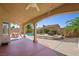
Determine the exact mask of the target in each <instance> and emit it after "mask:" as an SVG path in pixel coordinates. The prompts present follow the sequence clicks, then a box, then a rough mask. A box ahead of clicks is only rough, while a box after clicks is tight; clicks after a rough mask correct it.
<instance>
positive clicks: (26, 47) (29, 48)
mask: <svg viewBox="0 0 79 59" xmlns="http://www.w3.org/2000/svg"><path fill="white" fill-rule="evenodd" d="M28 5H29V4H27V3H24V4H21V3H18V4H17V3H16V4H14V3H12V4H11V3H10V4H8V3H4V4H0V28H1V29H0V34H1V36H3V37H4V35H3V34H5V33H3V26H2V24H3V23H8V24H9V25H8V26H9V28H8V33H7V34H8V36H10V34H11V28H10V24H11V23H15V24H19V25H20V28H19V31H18V33H19V34H20V35H21V34H22V35H24V36H25V25H26V24H28V23H32V24H33V28H34V38H33V42H32V40H30V39H29V38H22V39H21V40H16V41H10V40H9V44H8V45H3V46H1V47H0V55H8V56H9V55H18V56H20V55H22V56H36V55H40V56H56V55H64V54H62V53H59V52H57V51H54V50H53V49H51V48H49V47H46V46H44V45H42V44H40V43H39V42H38V38H37V30H36V24H37V22H39V21H40V20H42V19H44V18H47V17H50V16H53V15H57V14H63V13H74V12H75V13H78V11H79V4H65V3H45V4H40V3H37V4H36V6H38V7H39V10H37V9H36V7H35V6H32V7H30V8H29V9H27V8H26V7H27V6H28ZM59 20H60V19H59ZM1 36H0V37H1ZM6 37H7V36H6ZM6 39H7V38H6ZM8 39H10V37H8ZM0 40H1V39H0ZM4 41H5V40H4ZM6 43H8V42H6Z"/></svg>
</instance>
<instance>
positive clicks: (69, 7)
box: [23, 3, 79, 25]
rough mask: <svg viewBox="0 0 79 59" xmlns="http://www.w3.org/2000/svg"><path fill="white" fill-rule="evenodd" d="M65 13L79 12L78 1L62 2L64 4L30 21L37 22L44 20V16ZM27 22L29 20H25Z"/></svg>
mask: <svg viewBox="0 0 79 59" xmlns="http://www.w3.org/2000/svg"><path fill="white" fill-rule="evenodd" d="M65 13H79V4H78V3H76V4H75V3H65V4H62V5H60V6H58V7H57V8H55V9H52V10H50V11H49V12H47V13H44V14H42V15H40V16H38V17H35V18H33V19H31V20H30V21H29V22H31V23H37V22H39V21H41V20H43V19H44V18H47V17H50V16H54V15H58V14H65ZM32 20H33V21H32ZM25 23H27V22H25ZM25 23H24V24H25ZM24 24H23V25H24Z"/></svg>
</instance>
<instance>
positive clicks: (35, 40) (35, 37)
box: [33, 24, 37, 43]
mask: <svg viewBox="0 0 79 59" xmlns="http://www.w3.org/2000/svg"><path fill="white" fill-rule="evenodd" d="M33 26H34V39H33V42H34V43H36V42H37V36H36V35H37V34H36V33H37V31H36V24H34V25H33Z"/></svg>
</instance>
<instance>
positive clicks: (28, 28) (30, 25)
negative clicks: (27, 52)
mask: <svg viewBox="0 0 79 59" xmlns="http://www.w3.org/2000/svg"><path fill="white" fill-rule="evenodd" d="M26 28H27V32H32V24H28V25H27V26H26Z"/></svg>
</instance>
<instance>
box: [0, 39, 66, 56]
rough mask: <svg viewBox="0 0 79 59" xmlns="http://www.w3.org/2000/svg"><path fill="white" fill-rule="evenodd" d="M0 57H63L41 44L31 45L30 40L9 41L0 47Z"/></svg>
mask: <svg viewBox="0 0 79 59" xmlns="http://www.w3.org/2000/svg"><path fill="white" fill-rule="evenodd" d="M0 56H65V55H64V54H62V53H59V52H57V51H55V50H53V49H51V48H49V47H46V46H44V45H42V44H40V43H39V42H38V43H33V42H32V40H30V39H22V40H16V41H11V42H10V43H9V44H8V45H4V46H1V47H0Z"/></svg>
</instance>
